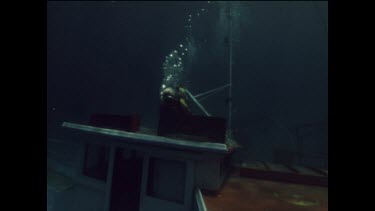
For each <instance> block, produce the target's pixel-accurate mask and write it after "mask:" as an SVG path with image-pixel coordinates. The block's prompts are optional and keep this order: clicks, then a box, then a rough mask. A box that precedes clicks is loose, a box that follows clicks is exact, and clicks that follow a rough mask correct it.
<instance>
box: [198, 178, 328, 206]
mask: <svg viewBox="0 0 375 211" xmlns="http://www.w3.org/2000/svg"><path fill="white" fill-rule="evenodd" d="M203 198H204V201H205V203H206V207H207V210H208V211H245V210H246V211H249V210H257V211H284V210H285V211H299V210H301V211H302V210H303V211H323V210H328V188H324V187H318V186H305V185H296V184H288V183H281V182H271V181H265V180H256V179H251V178H243V177H239V176H232V177H230V178H229V179H228V181H227V182H226V184H225V185H224V186H223V188H222V190H221V191H220V192H219V193H218V194H216V195H212V194H207V193H206V194H205V193H203Z"/></svg>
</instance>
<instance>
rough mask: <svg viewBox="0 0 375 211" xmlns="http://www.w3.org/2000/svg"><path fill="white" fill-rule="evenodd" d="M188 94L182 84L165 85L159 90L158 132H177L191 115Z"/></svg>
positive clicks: (160, 133) (161, 133)
mask: <svg viewBox="0 0 375 211" xmlns="http://www.w3.org/2000/svg"><path fill="white" fill-rule="evenodd" d="M188 104H189V101H188V96H187V94H186V90H185V88H184V87H183V86H181V85H178V86H176V87H166V88H164V89H163V90H162V92H161V98H160V117H159V130H158V134H159V135H163V134H165V132H178V131H179V129H180V128H181V126H182V125H183V123H184V121H185V119H186V118H188V116H191V111H190V108H189V105H188Z"/></svg>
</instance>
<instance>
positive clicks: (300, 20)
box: [47, 2, 328, 166]
mask: <svg viewBox="0 0 375 211" xmlns="http://www.w3.org/2000/svg"><path fill="white" fill-rule="evenodd" d="M238 4H239V5H240V6H239V7H237V8H238V10H237V12H238V13H240V16H239V18H238V19H236V20H237V21H236V23H235V26H234V28H235V29H236V32H235V35H234V37H235V39H236V41H235V42H234V52H233V62H234V65H233V105H234V108H233V111H234V113H233V127H234V129H235V130H236V134H235V138H236V139H237V140H238V142H239V143H240V144H241V145H243V146H244V147H243V149H242V150H241V151H240V152H239V153H238V159H240V160H250V159H257V160H265V161H271V160H274V159H275V158H274V152H275V151H278V150H287V151H291V152H301V151H302V150H303V152H304V153H305V160H306V161H304V162H307V163H309V164H312V165H316V166H326V165H327V164H326V160H325V159H324V158H323V159H320V158H319V159H317V158H313V157H312V155H315V154H318V155H323V157H324V155H326V154H327V146H328V139H327V127H328V126H327V118H328V5H327V3H326V2H240V3H237V6H238ZM224 6H225V3H218V2H211V3H210V4H208V3H207V2H48V5H47V74H48V78H47V121H48V122H47V123H48V128H47V132H48V138H63V132H62V131H61V130H60V125H61V122H62V121H68V122H76V123H85V122H87V121H88V118H89V115H90V114H92V113H93V112H105V113H113V114H128V113H131V112H138V113H140V114H141V115H142V124H143V125H144V126H146V127H152V128H156V125H157V120H158V105H159V89H160V84H161V80H162V77H163V75H162V74H163V73H162V63H163V60H164V57H165V56H166V55H168V54H169V53H170V51H172V50H173V49H175V48H177V46H178V45H179V44H180V43H181V42H182V41H183V40H184V38H185V37H186V36H187V31H186V28H185V25H186V19H187V16H188V15H189V14H195V11H197V10H199V9H200V8H206V9H208V13H207V14H206V16H204V17H203V15H202V17H201V18H197V19H196V20H193V37H195V38H196V40H197V52H196V54H195V55H194V58H195V59H194V60H193V63H192V64H190V66H189V68H188V69H187V71H188V77H187V78H188V80H187V81H188V82H187V84H188V88H189V90H191V92H192V93H200V92H203V91H206V90H209V89H212V88H216V87H218V86H221V85H224V84H226V83H227V82H228V62H227V61H228V55H227V50H226V49H227V45H226V43H225V37H226V35H227V31H226V28H225V23H224V22H223V21H225V18H223V16H222V14H221V12H222V9H223V7H224ZM226 97H227V92H222V93H220V94H217V95H215V96H212V97H211V98H208V99H206V100H204V101H202V104H204V106H205V107H206V109H207V110H208V111H210V112H211V113H212V114H213V115H216V116H223V117H226V113H227V104H226ZM194 111H195V112H197V113H199V110H194ZM301 140H303V143H304V144H303V146H302V147H301V146H300V145H299V144H298V143H300V142H301ZM299 141H300V142H299ZM292 154H293V153H292ZM310 155H311V156H310ZM300 162H301V161H300Z"/></svg>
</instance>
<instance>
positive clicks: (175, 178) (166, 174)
mask: <svg viewBox="0 0 375 211" xmlns="http://www.w3.org/2000/svg"><path fill="white" fill-rule="evenodd" d="M185 174H186V164H185V163H184V162H182V161H173V160H164V159H159V158H151V159H150V163H149V175H148V185H147V195H149V196H152V197H155V198H159V199H163V200H168V201H173V202H177V203H180V204H183V203H184V196H185Z"/></svg>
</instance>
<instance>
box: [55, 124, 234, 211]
mask: <svg viewBox="0 0 375 211" xmlns="http://www.w3.org/2000/svg"><path fill="white" fill-rule="evenodd" d="M62 127H63V128H64V129H65V130H66V132H67V134H69V135H67V136H69V139H70V140H71V141H73V142H75V143H76V144H78V145H79V151H80V152H79V153H77V154H80V155H81V156H80V158H78V159H77V162H78V164H77V165H75V173H74V175H72V176H73V177H74V178H75V179H76V180H79V181H81V182H83V183H85V184H87V185H89V186H96V187H99V188H98V189H99V190H100V191H101V192H102V194H103V196H104V199H103V200H104V201H103V207H102V209H99V210H103V211H110V210H111V211H112V210H119V208H120V207H121V208H122V210H140V211H154V210H164V211H190V210H196V211H201V210H206V208H205V204H204V201H203V198H202V193H201V189H204V190H207V191H212V192H214V191H218V190H219V189H220V187H221V186H222V184H223V182H224V180H225V178H226V177H227V176H228V173H229V167H230V165H229V159H230V156H231V154H232V153H233V151H234V149H235V148H236V145H235V144H234V143H235V142H233V141H232V142H230V141H226V142H225V143H214V142H202V141H192V140H186V139H185V140H184V139H176V138H169V137H164V136H158V135H156V131H153V130H147V129H141V130H140V131H138V132H127V131H123V130H116V129H108V128H101V127H95V126H91V125H83V124H75V123H69V122H64V123H63V124H62ZM231 143H232V144H231ZM78 145H77V146H78Z"/></svg>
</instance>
